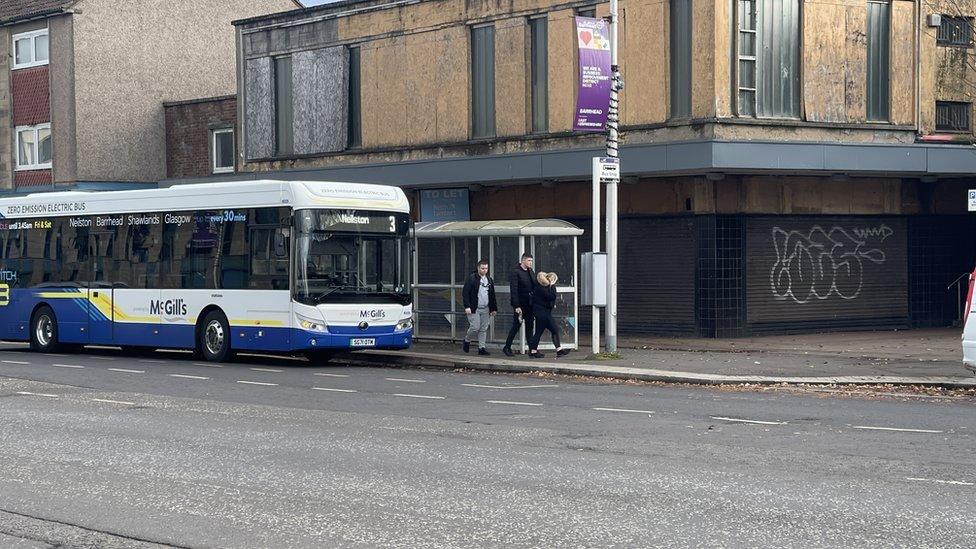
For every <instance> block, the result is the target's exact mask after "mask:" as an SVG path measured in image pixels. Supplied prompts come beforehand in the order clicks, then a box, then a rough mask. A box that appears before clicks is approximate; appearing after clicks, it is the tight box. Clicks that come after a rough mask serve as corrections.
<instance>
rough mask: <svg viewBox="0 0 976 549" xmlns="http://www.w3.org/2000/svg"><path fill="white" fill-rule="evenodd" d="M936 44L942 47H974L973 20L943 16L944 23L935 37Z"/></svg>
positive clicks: (970, 18)
mask: <svg viewBox="0 0 976 549" xmlns="http://www.w3.org/2000/svg"><path fill="white" fill-rule="evenodd" d="M935 42H936V44H938V45H940V46H965V47H967V48H968V47H970V46H972V45H973V18H972V17H952V16H949V15H943V16H942V23H941V24H940V25H939V31H938V33H937V34H936V36H935Z"/></svg>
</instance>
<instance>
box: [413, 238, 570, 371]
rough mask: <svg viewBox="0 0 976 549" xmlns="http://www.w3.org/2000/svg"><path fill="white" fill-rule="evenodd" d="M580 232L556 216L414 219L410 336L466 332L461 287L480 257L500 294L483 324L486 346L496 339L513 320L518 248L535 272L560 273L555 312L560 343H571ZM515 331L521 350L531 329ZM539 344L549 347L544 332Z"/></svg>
mask: <svg viewBox="0 0 976 549" xmlns="http://www.w3.org/2000/svg"><path fill="white" fill-rule="evenodd" d="M581 234H583V230H582V229H580V228H579V227H577V226H575V225H573V224H572V223H569V222H566V221H562V220H560V219H516V220H507V221H446V222H427V223H417V224H416V225H415V227H414V238H415V240H416V241H415V246H414V254H415V255H414V262H413V264H414V277H413V280H414V285H413V303H414V321H415V322H414V337H415V338H417V339H424V340H443V341H459V340H461V339H464V334H465V332H466V331H467V329H468V322H467V319H466V318H465V316H464V305H463V303H462V300H461V288H462V287H463V286H464V281H465V280H466V279H467V277H468V276H469V275H470V274H471V273H473V272H474V271H475V268H476V265H477V263H478V261H479V260H480V259H487V260H488V272H489V274H490V276H491V277H492V278H493V279H494V281H495V291H496V293H497V298H498V314H497V315H496V316H495V319H494V321H493V322H492V326H491V328H490V329H489V331H488V342H489V346H491V347H495V348H498V347H501V346H502V345H503V344H504V343H505V338H506V336H507V335H508V332H509V330H510V329H511V327H512V322H513V312H514V311H513V308H512V305H511V299H510V297H511V296H510V291H509V276H510V275H511V274H512V272H513V271H514V270H515V268H516V267H517V266H518V262H519V259H520V257H521V255H522V252H524V251H527V252H529V253H530V254H532V256H533V258H534V259H535V270H536V272H539V271H546V272H555V273H556V274H558V275H559V282H558V283H557V284H556V292H557V294H558V299H557V301H556V307H555V309H553V318H554V319H555V320H556V324H557V325H558V326H559V329H560V334H559V335H560V338H561V339H562V341H561V343H562V345H563V347H567V348H576V346H577V342H578V341H579V327H578V323H577V317H578V309H579V296H578V292H577V286H578V281H579V274H578V269H579V265H578V254H577V239H578V238H579V236H580V235H581ZM521 332H522V335H521V345H520V347H521V349H522V352H525V351H526V348H527V345H526V344H527V341H528V337H529V335H530V334H526V333H525V327H524V326H523V327H522V330H521ZM516 343H518V340H516ZM516 346H517V345H515V344H513V346H512V347H513V348H515V347H516ZM539 347H540V348H541V349H552V348H553V347H552V342H551V341H550V340H549V337H548V333H547V334H546V335H545V336H544V337H543V338H542V342H541V344H540V345H539Z"/></svg>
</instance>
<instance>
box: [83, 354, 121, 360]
mask: <svg viewBox="0 0 976 549" xmlns="http://www.w3.org/2000/svg"><path fill="white" fill-rule="evenodd" d="M89 358H94V359H95V360H115V359H114V358H112V357H110V356H97V355H93V356H91V357H89Z"/></svg>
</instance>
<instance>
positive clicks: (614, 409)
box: [593, 408, 654, 414]
mask: <svg viewBox="0 0 976 549" xmlns="http://www.w3.org/2000/svg"><path fill="white" fill-rule="evenodd" d="M593 409H594V410H599V411H601V412H627V413H629V414H653V413H654V412H653V411H651V410H628V409H627V408H593Z"/></svg>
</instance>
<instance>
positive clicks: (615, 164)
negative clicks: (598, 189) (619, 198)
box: [599, 156, 620, 183]
mask: <svg viewBox="0 0 976 549" xmlns="http://www.w3.org/2000/svg"><path fill="white" fill-rule="evenodd" d="M599 165H600V181H601V182H602V183H610V182H611V181H613V182H619V181H620V159H619V158H610V157H608V156H605V157H603V158H601V159H600V162H599Z"/></svg>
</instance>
